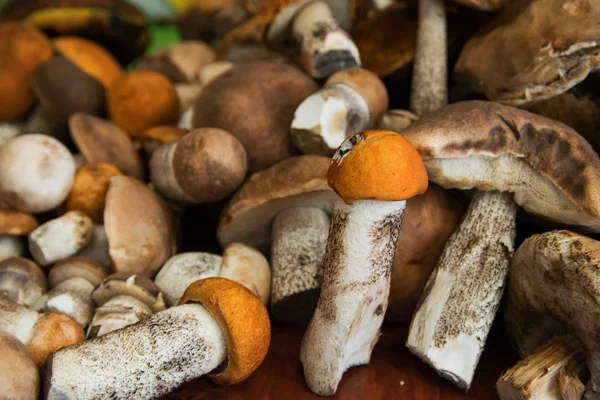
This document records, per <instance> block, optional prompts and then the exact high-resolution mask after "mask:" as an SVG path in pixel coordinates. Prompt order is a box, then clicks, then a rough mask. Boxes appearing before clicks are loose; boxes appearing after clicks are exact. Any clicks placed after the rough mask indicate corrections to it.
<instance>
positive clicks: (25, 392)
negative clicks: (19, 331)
mask: <svg viewBox="0 0 600 400" xmlns="http://www.w3.org/2000/svg"><path fill="white" fill-rule="evenodd" d="M0 359H1V360H2V363H0V393H2V397H3V398H5V399H11V400H32V399H37V398H38V394H39V391H40V376H39V372H38V369H37V367H36V365H35V363H34V362H33V360H32V359H31V356H30V355H29V353H27V349H26V348H25V346H23V343H21V342H19V340H18V339H17V338H16V337H14V336H13V335H11V334H9V333H6V332H2V331H0Z"/></svg>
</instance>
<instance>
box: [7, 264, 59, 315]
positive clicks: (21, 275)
mask: <svg viewBox="0 0 600 400" xmlns="http://www.w3.org/2000/svg"><path fill="white" fill-rule="evenodd" d="M47 290H48V282H47V281H46V276H45V275H44V272H43V271H42V269H41V268H40V267H38V266H37V264H36V263H34V262H33V261H31V260H28V259H26V258H22V257H13V258H8V259H6V260H4V261H1V262H0V297H3V298H6V299H9V300H12V301H14V302H15V303H17V304H21V305H24V306H26V307H32V306H33V305H34V304H35V302H36V301H37V300H38V299H39V298H40V297H41V296H42V295H43V294H44V293H46V291H47Z"/></svg>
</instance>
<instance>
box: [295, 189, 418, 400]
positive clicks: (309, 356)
mask: <svg viewBox="0 0 600 400" xmlns="http://www.w3.org/2000/svg"><path fill="white" fill-rule="evenodd" d="M405 205H406V201H390V202H386V201H377V200H361V201H357V202H355V203H353V204H351V205H350V204H346V203H345V202H344V201H343V200H341V199H339V198H338V200H336V202H335V204H334V210H333V216H332V219H331V229H330V231H329V238H328V241H327V252H326V256H325V267H324V275H323V285H322V287H321V295H320V297H319V303H318V305H317V309H316V310H315V313H314V315H313V318H312V320H311V321H310V324H309V325H308V328H307V330H306V333H305V334H304V339H303V341H302V347H301V349H300V360H301V362H302V364H303V367H304V377H305V379H306V383H307V384H308V386H309V387H310V389H311V390H312V391H313V392H315V393H317V394H318V395H321V396H328V395H333V394H334V393H335V391H336V389H337V386H338V383H339V381H340V379H341V378H342V374H343V373H344V372H345V371H346V370H347V369H348V368H350V367H353V366H355V365H362V364H366V363H368V362H369V359H370V357H371V352H372V350H373V347H374V346H375V343H376V342H377V339H378V338H379V332H380V328H381V324H382V322H383V316H384V314H385V311H386V309H387V305H388V295H389V290H390V280H391V272H392V263H393V259H394V252H395V249H396V240H397V239H398V233H399V231H400V227H401V225H402V216H403V213H404V208H405Z"/></svg>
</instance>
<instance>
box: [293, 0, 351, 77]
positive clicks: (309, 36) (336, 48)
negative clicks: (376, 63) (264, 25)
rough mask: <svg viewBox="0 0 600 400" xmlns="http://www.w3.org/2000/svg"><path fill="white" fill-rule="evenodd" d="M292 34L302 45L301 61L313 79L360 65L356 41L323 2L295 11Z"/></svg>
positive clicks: (313, 3)
mask: <svg viewBox="0 0 600 400" xmlns="http://www.w3.org/2000/svg"><path fill="white" fill-rule="evenodd" d="M292 35H293V36H294V38H295V40H296V42H297V43H298V44H299V45H300V46H301V53H300V63H301V65H302V67H303V68H304V69H305V70H306V71H307V72H308V73H309V74H310V75H311V76H312V77H313V78H317V79H320V78H327V77H328V76H330V75H332V74H333V73H335V72H337V71H341V70H344V69H347V68H352V67H359V66H360V56H359V53H358V48H357V47H356V44H354V42H353V41H352V39H351V38H350V35H348V33H346V32H345V31H344V30H343V29H342V28H340V26H339V24H338V22H337V21H336V19H335V17H334V16H333V14H332V11H331V8H329V5H328V4H327V3H325V2H323V1H315V2H311V3H310V4H308V5H306V6H305V7H303V8H302V9H300V11H298V13H297V14H296V16H295V18H294V22H293V24H292Z"/></svg>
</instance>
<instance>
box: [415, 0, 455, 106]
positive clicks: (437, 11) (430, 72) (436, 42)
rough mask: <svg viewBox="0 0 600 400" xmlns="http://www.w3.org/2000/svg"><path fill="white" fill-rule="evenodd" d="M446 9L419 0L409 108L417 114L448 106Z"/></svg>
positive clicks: (432, 1) (437, 0) (438, 0)
mask: <svg viewBox="0 0 600 400" xmlns="http://www.w3.org/2000/svg"><path fill="white" fill-rule="evenodd" d="M446 36H447V34H446V9H445V4H444V1H443V0H419V27H418V31H417V45H416V51H415V61H414V67H413V77H412V88H411V96H410V108H411V109H412V110H413V111H414V112H416V113H417V114H420V115H422V114H425V113H428V112H431V111H435V110H437V109H438V108H441V107H443V106H445V105H446V104H448V82H447V79H448V78H447V75H448V71H447V68H448V67H447V62H448V61H447V60H448V55H447V44H446Z"/></svg>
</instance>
